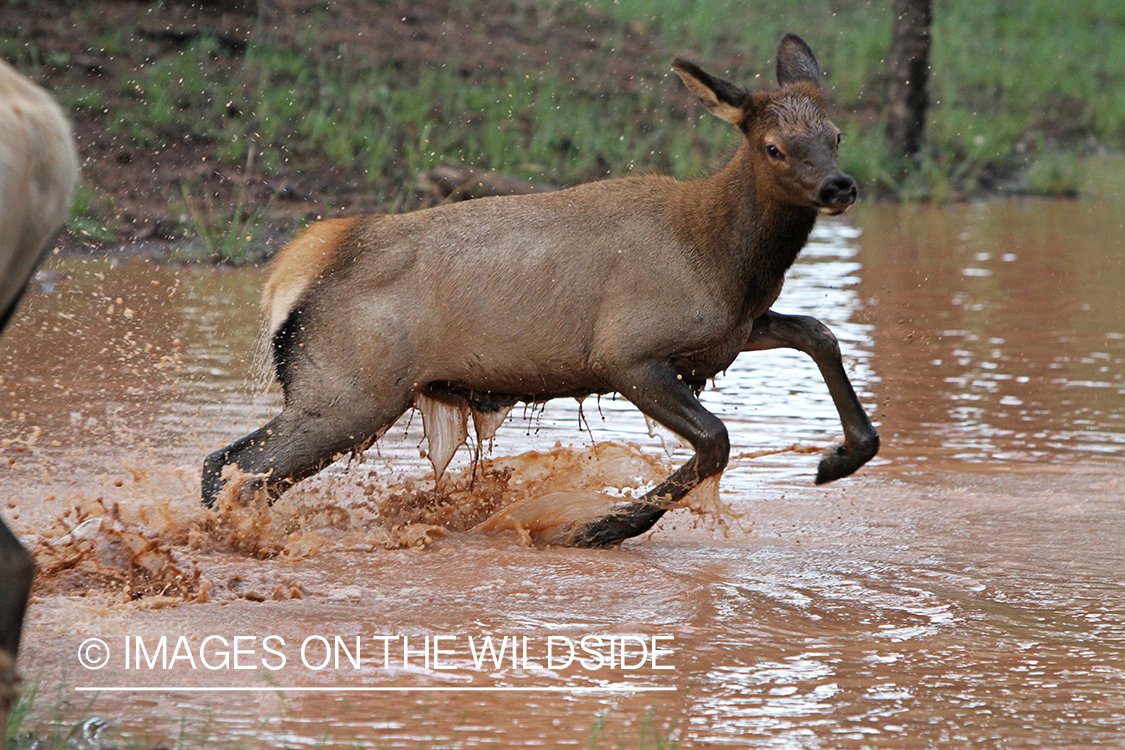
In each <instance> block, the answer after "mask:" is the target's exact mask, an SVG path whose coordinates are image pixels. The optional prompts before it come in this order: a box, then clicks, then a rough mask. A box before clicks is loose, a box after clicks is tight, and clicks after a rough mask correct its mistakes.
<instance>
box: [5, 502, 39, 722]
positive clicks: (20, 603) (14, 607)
mask: <svg viewBox="0 0 1125 750" xmlns="http://www.w3.org/2000/svg"><path fill="white" fill-rule="evenodd" d="M0 576H3V583H0V742H2V741H4V740H5V737H6V732H5V730H6V728H7V726H8V713H9V711H10V710H11V707H12V703H13V702H15V699H16V682H17V679H16V655H17V654H18V653H19V649H20V632H21V630H22V628H23V616H24V612H25V611H26V610H27V598H28V597H29V596H30V595H31V583H32V580H33V579H34V578H35V560H34V559H33V558H32V557H31V554H30V553H29V552H28V551H27V550H26V549H24V548H23V545H21V544H20V543H19V540H18V539H16V535H15V534H13V533H12V532H11V530H9V529H8V527H7V526H6V525H5V524H4V522H3V521H0Z"/></svg>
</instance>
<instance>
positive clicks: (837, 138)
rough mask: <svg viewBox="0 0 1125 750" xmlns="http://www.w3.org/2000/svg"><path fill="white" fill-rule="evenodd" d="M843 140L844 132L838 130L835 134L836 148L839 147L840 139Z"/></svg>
mask: <svg viewBox="0 0 1125 750" xmlns="http://www.w3.org/2000/svg"><path fill="white" fill-rule="evenodd" d="M842 140H844V132H843V131H840V132H839V133H837V134H836V148H839V147H840V141H842Z"/></svg>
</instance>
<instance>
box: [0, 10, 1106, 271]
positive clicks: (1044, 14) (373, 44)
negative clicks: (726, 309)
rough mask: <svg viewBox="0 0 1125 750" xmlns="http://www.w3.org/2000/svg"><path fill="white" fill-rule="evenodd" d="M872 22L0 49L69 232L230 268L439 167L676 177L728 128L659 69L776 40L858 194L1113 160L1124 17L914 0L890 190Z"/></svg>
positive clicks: (19, 36) (741, 58)
mask: <svg viewBox="0 0 1125 750" xmlns="http://www.w3.org/2000/svg"><path fill="white" fill-rule="evenodd" d="M247 5H252V4H247ZM890 6H891V3H890V2H889V1H887V0H873V1H871V2H840V1H839V0H837V1H836V2H824V1H823V0H793V2H790V3H785V4H777V3H767V2H764V1H763V0H749V1H748V0H708V2H686V1H685V0H591V2H588V3H585V4H583V5H581V6H575V5H574V4H567V3H560V2H557V1H552V0H539V1H538V2H535V1H532V0H521V1H520V2H500V1H499V0H490V1H489V2H482V3H476V4H472V7H471V9H470V7H469V6H468V4H454V3H448V4H447V3H445V2H438V1H436V0H434V1H432V2H421V3H403V4H401V7H399V6H396V5H395V4H393V3H392V4H383V3H379V4H375V3H350V4H349V3H325V2H310V1H305V0H263V2H261V3H259V4H257V6H256V7H255V10H254V11H253V12H243V13H241V14H239V13H230V12H228V13H219V12H217V11H215V10H209V9H206V8H203V9H201V8H199V7H196V6H193V5H190V4H177V3H174V2H167V3H162V4H154V5H152V6H151V7H149V6H146V5H144V4H143V3H142V4H138V3H135V2H132V3H121V2H107V3H84V2H76V1H72V2H54V3H36V4H32V3H30V2H21V1H20V0H17V2H15V4H14V5H10V6H9V7H8V8H7V9H5V10H3V11H0V55H2V56H3V57H5V58H7V59H9V60H11V61H13V62H15V63H16V64H17V66H18V67H20V68H21V69H23V70H24V71H26V72H28V73H29V74H31V75H33V77H35V78H37V79H38V80H40V81H41V82H42V83H44V85H46V86H48V87H50V88H51V89H52V90H53V91H54V92H55V94H56V95H57V96H58V97H59V99H60V100H61V101H62V103H63V104H64V106H65V107H66V108H67V109H68V110H69V111H70V112H72V113H73V115H74V118H75V120H76V124H77V126H78V131H79V133H80V135H81V136H82V145H83V150H84V153H85V154H86V156H87V159H88V161H87V165H86V174H87V186H86V188H85V189H84V191H83V193H82V194H81V195H80V196H79V201H78V205H77V222H76V224H75V226H76V227H77V229H76V231H77V232H78V233H82V234H84V236H85V237H86V238H87V239H94V240H102V241H111V240H115V239H117V240H120V239H129V238H130V237H137V236H140V237H152V238H155V239H176V238H182V237H185V236H186V237H195V238H197V239H198V240H199V244H200V245H201V247H202V251H203V252H206V253H215V254H220V255H224V256H227V257H231V258H235V259H237V258H240V257H245V256H248V255H252V254H253V252H254V249H255V248H256V247H257V245H258V244H259V243H260V241H261V238H262V237H263V236H266V235H269V234H273V235H284V234H286V233H288V232H289V231H291V230H292V228H293V227H294V226H295V225H296V224H298V223H300V222H302V221H306V220H308V219H310V218H313V217H315V216H319V215H325V214H328V213H332V212H338V211H341V210H346V211H352V210H403V209H407V208H413V207H417V206H418V205H419V204H420V201H421V200H422V198H421V197H420V196H419V195H418V194H417V192H416V191H415V190H414V178H415V176H416V175H417V174H418V173H419V172H421V171H423V170H426V169H428V168H431V167H434V166H437V165H439V164H442V163H455V164H460V163H464V164H468V165H471V166H474V167H479V168H485V169H494V170H499V171H503V172H508V173H512V174H515V175H519V176H523V177H527V178H533V179H537V180H545V181H548V182H554V183H556V184H571V183H576V182H580V181H584V180H589V179H595V178H598V177H602V176H606V175H622V174H628V173H630V172H634V171H662V172H668V173H670V174H673V175H675V176H677V177H681V178H686V177H692V176H697V175H699V174H701V173H703V172H705V171H707V170H708V169H709V168H711V167H712V166H713V165H715V164H716V163H717V162H718V161H719V160H720V159H721V158H722V156H723V155H724V154H725V153H729V151H730V149H731V148H732V146H733V144H734V143H735V142H736V138H735V134H734V133H733V132H731V131H730V129H729V127H728V126H726V125H725V124H723V123H721V122H718V121H715V120H712V119H708V118H704V119H703V120H702V121H701V119H700V108H699V107H698V106H697V105H696V104H695V103H694V102H693V100H692V98H691V97H690V95H687V94H686V93H685V92H684V91H683V90H682V87H680V86H679V84H678V82H677V81H676V80H675V78H674V76H670V75H669V73H668V68H667V64H668V60H669V59H670V58H671V56H672V55H673V54H675V53H684V54H688V55H690V56H692V57H695V58H697V59H698V60H700V61H701V62H703V63H704V64H705V65H706V66H708V67H709V68H710V69H712V70H714V71H715V72H719V73H721V74H723V75H728V76H729V77H730V78H731V79H732V80H735V81H739V82H743V83H749V84H751V85H760V86H768V85H772V70H773V56H774V49H775V45H776V41H777V39H778V38H779V37H780V35H781V34H782V33H783V32H784V31H786V30H793V31H797V32H798V33H800V34H802V35H803V36H804V37H805V38H806V39H807V40H808V41H809V43H810V44H811V46H812V47H813V49H814V50H815V51H816V53H817V55H818V57H819V58H820V61H821V64H822V67H823V68H824V69H825V71H826V73H827V77H826V86H827V88H828V90H829V95H830V98H831V100H832V107H833V111H834V116H835V118H836V120H837V122H838V124H840V125H841V127H842V128H843V130H845V131H846V132H847V137H846V139H845V143H844V147H843V149H842V151H841V163H842V166H843V167H844V168H845V170H847V171H849V172H850V173H852V174H853V175H855V176H856V177H857V178H858V179H859V180H860V182H861V184H862V185H863V186H864V188H865V191H866V192H867V193H868V194H869V195H870V194H872V193H883V194H890V193H894V194H898V195H903V196H906V197H934V198H937V199H944V198H949V197H956V196H958V195H965V194H972V193H975V192H979V191H982V190H983V191H993V190H1014V191H1030V192H1037V193H1048V194H1069V193H1073V192H1074V191H1076V190H1077V189H1078V188H1079V187H1080V185H1081V181H1082V170H1081V163H1082V161H1081V159H1082V157H1083V156H1086V155H1089V154H1091V153H1099V152H1102V151H1105V150H1110V151H1117V150H1121V149H1122V148H1123V147H1125V47H1123V46H1122V45H1120V44H1116V43H1114V40H1115V39H1120V38H1122V35H1123V34H1125V6H1123V5H1122V4H1121V3H1119V2H1116V1H1115V0H1094V1H1092V2H1088V3H1082V4H1078V5H1067V4H1063V3H1057V2H1048V1H1047V0H1030V1H1029V2H1022V3H1011V2H1000V1H994V2H979V1H978V2H970V1H969V0H950V2H946V3H940V4H938V7H937V8H936V9H935V26H934V30H933V35H934V47H933V73H932V88H931V100H932V102H933V106H932V108H931V112H930V121H929V123H928V129H927V135H928V144H927V150H926V158H925V160H924V161H923V163H922V164H921V167H920V169H919V170H918V172H917V173H916V174H915V175H913V176H912V177H910V178H908V179H907V181H906V182H905V183H903V182H896V181H895V179H894V178H892V177H891V172H890V170H889V168H888V160H887V158H886V156H885V154H884V153H883V146H882V130H883V122H882V113H881V95H882V82H881V74H882V58H883V56H884V54H885V52H886V50H887V49H888V46H889V40H890V27H891V9H890ZM115 9H116V10H115ZM146 10H147V12H142V11H146ZM31 21H33V22H34V23H31ZM131 175H132V176H136V177H137V178H143V179H144V180H145V181H146V185H145V186H144V187H143V188H142V189H138V188H137V185H135V184H133V183H132V182H131V180H130V176H131ZM223 227H233V229H231V230H229V231H224V229H223ZM267 229H269V230H270V231H265V230H267ZM247 237H249V238H250V239H249V240H247V239H246V238H247Z"/></svg>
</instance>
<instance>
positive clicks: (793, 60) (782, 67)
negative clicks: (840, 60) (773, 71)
mask: <svg viewBox="0 0 1125 750" xmlns="http://www.w3.org/2000/svg"><path fill="white" fill-rule="evenodd" d="M798 81H804V82H806V83H811V84H812V85H814V86H816V87H817V88H818V89H819V88H820V66H819V65H817V62H816V58H815V57H813V53H812V50H811V49H809V45H807V44H805V40H804V39H802V38H801V37H799V36H797V35H796V34H786V35H785V36H783V37H782V38H781V43H780V44H778V45H777V84H778V85H779V86H788V85H789V84H791V83H797V82H798Z"/></svg>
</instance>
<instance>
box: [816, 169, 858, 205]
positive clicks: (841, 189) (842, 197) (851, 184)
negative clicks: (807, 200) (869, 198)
mask: <svg viewBox="0 0 1125 750" xmlns="http://www.w3.org/2000/svg"><path fill="white" fill-rule="evenodd" d="M858 195H859V189H858V188H857V187H856V184H855V180H853V179H852V178H851V177H849V176H848V175H846V174H844V173H843V172H840V171H839V170H837V171H836V173H835V174H833V175H830V176H829V177H828V179H826V180H825V181H824V183H823V184H822V185H821V186H820V189H819V190H818V191H817V193H816V204H815V205H816V207H817V208H818V209H819V210H820V212H821V213H825V214H828V215H829V216H837V215H839V214H842V213H844V212H845V211H847V210H848V209H849V208H851V205H852V204H853V203H855V201H856V198H857V197H858Z"/></svg>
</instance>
